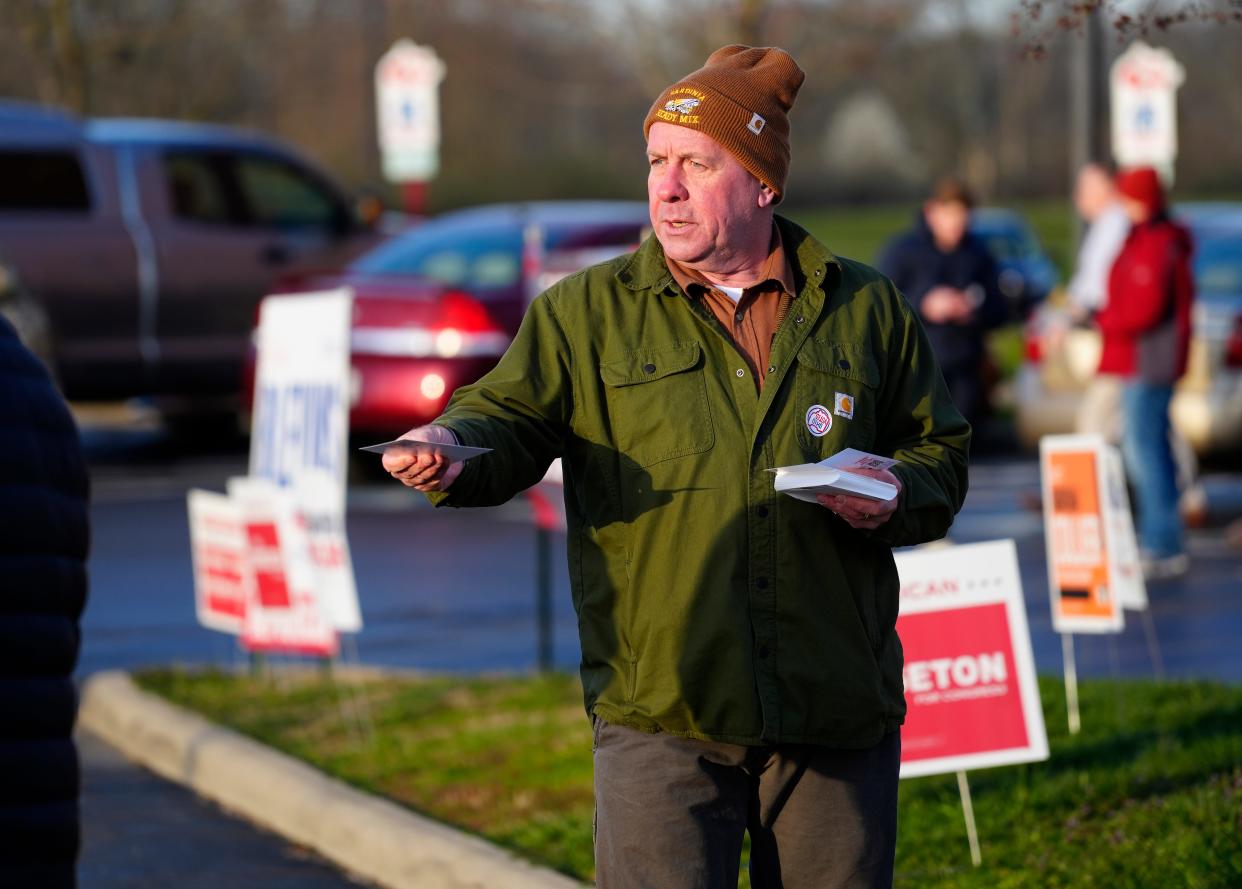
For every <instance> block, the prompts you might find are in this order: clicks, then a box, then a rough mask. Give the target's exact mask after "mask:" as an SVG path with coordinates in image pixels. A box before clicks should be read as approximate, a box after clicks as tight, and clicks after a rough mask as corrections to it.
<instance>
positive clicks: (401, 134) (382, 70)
mask: <svg viewBox="0 0 1242 889" xmlns="http://www.w3.org/2000/svg"><path fill="white" fill-rule="evenodd" d="M444 74H445V66H444V62H443V61H441V60H440V57H439V56H437V55H436V53H435V50H433V49H431V48H430V47H427V46H419V45H418V44H416V43H414V41H412V40H408V39H404V38H403V39H401V40H398V41H397V42H396V43H395V44H393V46H392V48H391V49H389V50H388V52H386V53H384V55H383V56H382V57H381V58H380V60H379V63H378V64H377V65H376V66H375V101H376V122H377V125H378V127H379V146H380V153H381V154H382V156H383V167H384V175H385V176H386V177H387V178H388V179H389V180H390V181H392V182H427V181H429V180H431V179H433V178H435V175H436V173H437V172H438V171H439V167H440V81H442V80H443V79H444Z"/></svg>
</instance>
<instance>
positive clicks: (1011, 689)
mask: <svg viewBox="0 0 1242 889" xmlns="http://www.w3.org/2000/svg"><path fill="white" fill-rule="evenodd" d="M895 558H896V560H897V569H898V572H899V573H900V575H901V612H900V616H899V617H898V619H897V633H898V635H899V636H900V637H901V644H902V648H903V649H904V651H905V671H904V675H903V678H904V680H905V694H906V707H907V713H906V723H905V726H904V727H903V728H902V739H901V774H902V777H906V778H908V777H914V776H917V775H933V774H941V773H944V772H956V771H963V770H966V769H972V768H983V767H988V766H997V765H1007V764H1011V763H1018V762H1033V761H1036V760H1041V759H1047V757H1048V738H1047V734H1046V733H1045V730H1044V720H1043V712H1042V710H1041V709H1040V701H1039V689H1038V686H1037V684H1036V679H1035V661H1034V657H1033V656H1032V654H1031V638H1030V632H1029V630H1028V628H1027V624H1026V611H1025V606H1024V604H1023V600H1022V587H1021V581H1020V578H1019V574H1018V560H1017V554H1016V551H1015V549H1014V545H1013V541H1011V540H999V541H991V542H988V543H976V544H969V545H965V546H954V547H946V548H941V549H933V550H920V551H914V552H904V553H898V554H896V557H895Z"/></svg>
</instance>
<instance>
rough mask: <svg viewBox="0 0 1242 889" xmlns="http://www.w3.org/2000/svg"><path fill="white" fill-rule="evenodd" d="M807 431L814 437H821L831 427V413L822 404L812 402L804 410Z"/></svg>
mask: <svg viewBox="0 0 1242 889" xmlns="http://www.w3.org/2000/svg"><path fill="white" fill-rule="evenodd" d="M806 428H807V431H808V432H810V433H811V434H812V435H814V436H815V437H816V438H823V437H824V436H825V435H827V434H828V430H829V429H831V428H832V414H830V413H828V408H826V407H824V406H823V405H822V404H813V405H811V406H810V407H809V408H807V412H806Z"/></svg>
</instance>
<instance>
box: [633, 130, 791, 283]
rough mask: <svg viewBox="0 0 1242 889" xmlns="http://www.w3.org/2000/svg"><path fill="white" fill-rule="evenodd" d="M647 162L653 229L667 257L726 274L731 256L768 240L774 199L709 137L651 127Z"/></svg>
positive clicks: (648, 191) (697, 133)
mask: <svg viewBox="0 0 1242 889" xmlns="http://www.w3.org/2000/svg"><path fill="white" fill-rule="evenodd" d="M647 163H648V165H649V166H648V173H647V206H648V209H649V210H650V212H651V227H652V229H653V230H654V231H655V236H656V238H657V239H658V240H659V241H660V245H661V246H662V247H663V248H664V253H665V255H667V256H670V257H672V258H673V259H675V260H677V261H678V262H680V263H682V264H684V265H686V266H689V267H690V268H696V269H700V270H703V271H721V270H726V271H727V270H729V269H728V265H729V260H730V258H731V257H732V256H734V255H735V254H736V253H737V252H738V251H745V250H746V249H748V248H749V247H750V245H751V244H753V242H754V240H755V239H756V238H766V237H768V236H769V232H770V230H771V225H772V222H771V218H772V216H771V206H772V204H773V203H774V201H775V194H774V193H773V191H772V190H771V189H770V188H768V187H767V186H765V185H763V184H762V183H760V182H759V180H758V179H756V178H755V177H754V176H752V175H751V174H750V173H749V172H748V171H747V170H746V168H745V167H743V166H742V165H741V164H740V163H738V162H737V159H736V158H734V157H733V155H731V154H730V153H729V152H727V151H725V150H724V148H722V147H721V146H720V143H718V142H717V141H716V140H715V139H713V138H711V137H710V136H708V135H705V134H704V133H701V132H699V131H698V130H692V129H689V128H688V127H681V126H676V125H675V124H671V123H661V122H656V123H653V124H652V125H651V129H650V130H648V133H647ZM765 246H766V244H765Z"/></svg>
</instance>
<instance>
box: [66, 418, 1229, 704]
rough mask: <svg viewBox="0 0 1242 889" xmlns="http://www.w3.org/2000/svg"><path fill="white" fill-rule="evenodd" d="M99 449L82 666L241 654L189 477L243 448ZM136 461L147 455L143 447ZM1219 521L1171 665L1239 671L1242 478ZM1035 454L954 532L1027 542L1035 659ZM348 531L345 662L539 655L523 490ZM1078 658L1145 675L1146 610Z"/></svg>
mask: <svg viewBox="0 0 1242 889" xmlns="http://www.w3.org/2000/svg"><path fill="white" fill-rule="evenodd" d="M87 441H88V445H89V446H90V447H91V449H92V453H93V454H94V469H93V479H94V505H93V511H92V518H93V535H94V539H93V546H92V556H91V565H90V573H91V597H90V602H89V605H88V607H87V611H86V615H85V619H84V622H83V629H84V642H83V650H82V658H81V665H80V672H82V673H89V672H91V671H94V670H98V669H103V668H106V667H125V668H134V667H138V666H142V665H147V664H169V663H193V664H211V663H215V664H219V665H221V666H231V665H236V664H238V663H241V662H243V661H244V659H245V657H244V654H243V653H242V652H240V651H239V650H238V649H237V647H236V646H235V644H234V642H233V639H232V637H229V636H226V635H223V634H220V633H216V632H212V631H209V630H205V629H202V628H201V627H199V626H198V625H197V623H196V621H195V616H194V603H193V593H192V577H191V572H190V557H189V534H188V528H187V523H186V515H185V491H186V489H187V488H189V487H194V486H198V487H205V488H211V489H215V490H223V488H224V483H225V480H226V479H227V478H228V477H229V476H231V475H235V474H240V473H243V472H244V471H245V454H244V452H243V451H242V450H241V449H240V447H234V448H233V449H231V450H230V449H227V448H226V449H224V450H220V449H214V450H208V451H204V452H201V453H193V452H190V453H187V452H186V451H185V450H184V449H177V448H173V447H172V446H170V445H168V443H166V442H163V441H161V440H159V439H158V438H143V437H142V436H139V435H134V434H130V435H128V436H122V435H116V434H111V435H97V436H94V437H92V435H90V434H88V435H87ZM139 459H141V461H142V462H141V463H138V462H135V461H136V460H139ZM1206 487H1207V490H1208V495H1209V503H1210V506H1211V516H1212V519H1213V521H1212V523H1211V524H1210V526H1209V527H1207V528H1204V529H1200V530H1196V531H1193V532H1191V533H1190V535H1189V541H1188V546H1189V550H1190V553H1191V556H1192V568H1191V571H1190V573H1189V574H1188V575H1187V576H1186V577H1184V578H1181V579H1179V580H1175V581H1165V582H1160V583H1153V584H1151V585H1150V587H1149V598H1150V600H1151V616H1152V620H1153V624H1154V627H1155V630H1156V636H1157V639H1158V641H1159V646H1160V650H1161V653H1162V655H1163V661H1164V666H1165V668H1166V670H1167V673H1168V675H1170V676H1182V677H1210V678H1217V679H1225V680H1230V681H1240V680H1242V646H1239V645H1237V644H1235V640H1236V639H1238V638H1242V597H1239V596H1238V594H1237V593H1238V590H1239V589H1242V553H1239V552H1238V551H1237V550H1234V549H1231V548H1230V547H1229V545H1228V542H1227V540H1226V534H1225V530H1224V527H1223V525H1224V523H1225V522H1226V521H1227V520H1228V519H1229V518H1230V517H1233V516H1239V515H1242V477H1240V476H1239V475H1238V474H1236V473H1215V474H1209V475H1208V476H1207V479H1206ZM1038 491H1039V478H1038V466H1037V463H1036V461H1035V459H1034V457H1032V456H1003V457H991V458H987V459H983V460H978V461H976V462H975V464H974V465H973V466H972V470H971V487H970V493H969V495H968V497H967V501H966V505H965V508H964V509H963V510H962V513H961V514H960V515H959V517H958V519H957V521H956V523H955V525H954V527H953V530H952V532H951V534H950V539H951V540H953V541H954V542H957V543H969V542H974V541H980V540H992V539H998V538H1005V537H1011V538H1013V539H1014V540H1015V542H1016V544H1017V549H1018V556H1019V564H1020V568H1021V573H1022V580H1023V589H1024V592H1025V596H1026V602H1027V612H1028V617H1029V621H1030V626H1031V635H1032V642H1033V646H1034V650H1035V660H1036V665H1037V667H1038V669H1039V670H1040V671H1041V672H1048V673H1059V672H1060V671H1061V641H1060V637H1059V636H1057V635H1056V634H1055V633H1053V632H1052V628H1051V620H1050V614H1049V604H1048V592H1047V572H1046V566H1045V553H1044V537H1043V531H1042V522H1041V518H1040V516H1039V514H1038V513H1037V512H1036V511H1035V510H1034V509H1033V508H1032V507H1033V505H1034V504H1036V503H1037V501H1038ZM348 527H349V537H350V544H351V550H352V556H353V562H354V569H355V574H356V576H357V584H358V590H359V598H360V601H361V608H362V613H363V619H364V621H365V627H364V629H363V631H362V632H361V633H359V634H357V635H356V636H354V637H350V638H348V639H347V640H345V642H344V643H343V654H344V657H345V658H346V659H348V660H355V659H357V660H361V661H362V662H363V663H366V664H375V665H381V666H394V667H416V668H421V669H427V670H437V671H477V670H523V669H528V668H531V667H533V666H534V664H535V656H536V655H535V651H536V623H535V575H536V564H535V531H534V529H533V527H532V525H531V521H530V509H529V506H528V505H527V503H526V502H525V500H524V498H518V499H517V500H515V501H513V502H511V503H510V504H507V505H505V506H503V507H500V508H496V509H488V510H433V509H431V508H430V507H429V506H428V505H427V504H426V502H425V501H424V499H423V498H422V497H421V496H420V495H417V494H414V493H413V492H410V491H408V490H406V489H405V488H402V487H401V486H399V485H397V484H396V483H395V482H387V481H385V480H383V479H378V478H377V479H376V480H375V481H374V482H373V483H371V484H367V485H361V486H355V487H353V488H351V490H350V495H349V517H348ZM553 564H554V566H555V568H556V570H555V572H554V583H555V590H554V617H555V624H554V634H553V635H554V643H555V645H554V654H555V663H556V664H557V665H558V666H561V667H564V668H567V669H572V668H573V667H575V666H576V664H577V661H578V646H577V640H576V634H577V627H576V622H575V618H574V614H573V610H572V606H571V603H570V597H569V592H568V579H567V577H566V569H565V557H564V541H563V539H559V538H558V539H556V540H554V543H553ZM1076 646H1077V649H1076V650H1077V652H1078V667H1079V671H1080V673H1081V674H1083V675H1086V676H1093V675H1122V676H1147V675H1151V673H1152V661H1151V658H1150V656H1149V649H1148V645H1147V640H1146V636H1145V635H1144V633H1143V630H1142V627H1141V623H1140V622H1139V621H1137V620H1131V621H1130V622H1129V623H1128V624H1127V627H1126V630H1125V631H1124V632H1123V633H1121V634H1118V635H1108V636H1092V637H1088V636H1080V637H1077V641H1076Z"/></svg>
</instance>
